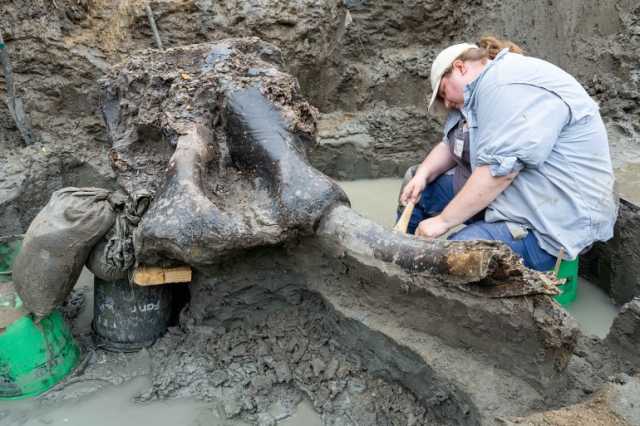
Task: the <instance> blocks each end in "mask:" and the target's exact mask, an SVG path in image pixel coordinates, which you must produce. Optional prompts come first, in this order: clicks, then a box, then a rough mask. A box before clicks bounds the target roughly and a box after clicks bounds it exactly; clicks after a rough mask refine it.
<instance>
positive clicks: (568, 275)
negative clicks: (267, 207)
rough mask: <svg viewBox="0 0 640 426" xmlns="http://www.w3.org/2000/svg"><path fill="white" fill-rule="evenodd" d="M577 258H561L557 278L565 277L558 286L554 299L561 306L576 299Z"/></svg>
mask: <svg viewBox="0 0 640 426" xmlns="http://www.w3.org/2000/svg"><path fill="white" fill-rule="evenodd" d="M578 264H579V262H578V258H577V257H576V258H575V260H563V261H562V262H560V269H559V270H558V276H557V277H558V278H564V279H566V282H565V283H564V284H562V285H559V286H558V290H560V294H558V295H557V296H555V299H556V301H557V302H558V303H560V304H561V305H562V306H566V305H568V304H570V303H571V302H573V301H574V300H576V296H577V294H578V266H579V265H578Z"/></svg>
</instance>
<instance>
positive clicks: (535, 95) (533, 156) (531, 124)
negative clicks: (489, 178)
mask: <svg viewBox="0 0 640 426" xmlns="http://www.w3.org/2000/svg"><path fill="white" fill-rule="evenodd" d="M483 92H484V93H479V95H480V96H478V105H477V109H476V117H477V131H478V136H477V138H476V140H477V141H478V142H477V146H476V165H477V166H482V165H488V166H490V168H491V174H492V175H493V176H506V175H508V174H511V173H514V172H519V171H520V170H522V169H523V168H527V167H529V168H537V167H539V166H540V165H541V164H542V163H544V161H545V160H546V159H547V158H548V157H549V154H550V153H551V151H552V149H553V147H554V145H555V144H556V141H557V140H558V136H559V134H560V132H561V131H562V128H563V127H564V126H565V125H566V124H567V123H568V122H569V119H570V111H569V107H568V106H567V105H566V104H565V103H564V102H563V101H562V100H561V99H560V98H559V97H558V96H556V95H555V94H554V93H552V92H549V91H547V90H545V89H542V88H540V87H537V86H533V85H528V84H506V85H502V86H498V87H494V88H492V89H491V90H486V91H483Z"/></svg>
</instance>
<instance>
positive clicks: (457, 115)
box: [444, 109, 464, 138]
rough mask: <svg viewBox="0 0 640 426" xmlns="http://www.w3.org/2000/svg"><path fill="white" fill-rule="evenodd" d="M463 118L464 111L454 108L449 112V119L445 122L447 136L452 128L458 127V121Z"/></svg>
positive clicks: (445, 134)
mask: <svg viewBox="0 0 640 426" xmlns="http://www.w3.org/2000/svg"><path fill="white" fill-rule="evenodd" d="M463 118H464V116H463V115H462V112H461V111H460V110H457V109H452V110H450V111H449V114H447V121H445V123H444V137H445V138H446V137H447V135H448V134H449V132H450V131H451V129H453V128H454V127H456V126H457V125H458V123H459V122H460V120H462V119H463Z"/></svg>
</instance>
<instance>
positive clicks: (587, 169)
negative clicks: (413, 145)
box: [445, 49, 617, 259]
mask: <svg viewBox="0 0 640 426" xmlns="http://www.w3.org/2000/svg"><path fill="white" fill-rule="evenodd" d="M464 97H465V103H464V107H463V110H462V114H463V115H464V116H465V117H466V119H467V122H468V125H469V137H470V160H471V167H472V169H475V168H477V167H478V166H483V165H488V166H490V170H491V174H492V175H493V176H505V175H507V174H509V173H511V172H514V171H518V172H519V174H518V176H517V177H516V178H515V179H514V181H513V182H512V183H511V185H510V186H509V187H508V188H507V189H506V190H504V191H503V192H502V193H501V194H500V195H499V196H498V197H497V198H496V199H495V200H494V201H493V202H492V203H491V204H490V205H489V206H488V208H487V210H486V213H485V220H486V221H487V222H498V221H506V222H511V223H516V224H519V225H522V226H524V227H527V228H528V229H530V230H532V231H533V233H534V235H535V236H536V238H537V240H538V243H539V244H540V247H542V248H543V249H544V250H545V251H547V252H548V253H550V254H552V255H554V256H557V255H558V253H559V251H560V248H561V247H563V248H564V250H565V253H566V254H565V258H568V259H573V258H575V257H576V256H577V255H578V254H579V253H580V252H581V251H582V250H584V249H585V248H586V247H588V246H590V245H591V244H592V243H594V242H595V241H606V240H608V239H610V238H611V237H612V236H613V225H614V223H615V220H616V217H617V202H616V198H615V196H614V190H613V184H614V175H613V169H612V166H611V157H610V155H609V144H608V141H607V133H606V130H605V127H604V124H603V123H602V118H601V117H600V113H599V112H598V105H597V104H596V103H595V102H594V101H593V100H592V99H591V98H590V97H589V95H588V94H587V92H586V91H585V90H584V88H583V87H582V86H581V85H580V84H579V83H578V82H577V81H576V80H575V79H574V78H573V77H572V76H571V75H569V74H568V73H566V72H564V71H563V70H561V69H560V68H558V67H556V66H555V65H553V64H550V63H548V62H545V61H543V60H540V59H536V58H532V57H528V56H523V55H518V54H514V53H509V52H508V51H507V50H506V49H505V50H503V51H502V52H500V53H499V54H498V55H497V56H496V58H495V59H494V60H493V61H491V62H490V63H488V64H487V66H486V67H485V69H484V70H483V71H482V73H481V74H480V75H479V76H478V77H477V78H476V79H475V80H474V81H473V82H471V83H470V84H469V85H467V86H466V87H465V93H464ZM459 119H460V112H458V111H456V112H453V113H451V114H449V117H448V119H447V123H446V124H445V135H446V134H447V133H448V131H449V130H450V129H451V127H452V126H454V125H455V124H456V123H457V122H458V120H459Z"/></svg>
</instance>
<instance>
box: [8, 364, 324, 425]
mask: <svg viewBox="0 0 640 426" xmlns="http://www.w3.org/2000/svg"><path fill="white" fill-rule="evenodd" d="M150 385H151V379H150V378H149V377H148V376H144V377H137V378H135V379H133V380H131V381H129V382H127V383H125V384H123V385H120V386H107V387H105V388H103V389H101V390H100V391H98V392H95V393H92V394H90V395H87V396H86V397H82V398H78V399H76V398H69V399H67V400H65V401H63V402H60V403H58V404H55V405H52V404H51V403H49V402H47V401H42V402H33V401H31V400H25V401H12V402H4V403H2V405H1V406H0V424H1V425H3V426H43V425H50V426H88V425H91V426H113V425H118V426H140V425H153V426H177V425H179V426H245V425H248V423H244V422H241V421H237V420H229V419H226V418H224V417H223V416H221V415H220V414H219V411H218V409H217V406H216V404H215V403H210V402H209V403H207V402H202V401H197V400H194V399H174V400H164V401H154V402H150V403H145V404H138V403H135V402H134V398H135V396H136V395H137V394H139V393H140V392H143V391H144V390H145V389H147V388H148V387H149V386H150ZM321 424H322V421H321V419H320V416H319V415H318V414H317V413H316V412H315V411H314V410H313V408H312V407H311V404H310V403H309V402H307V401H303V402H302V403H300V404H299V405H298V411H297V412H296V413H295V414H294V415H293V416H291V417H289V418H286V419H283V420H281V421H280V422H278V425H279V426H316V425H318V426H319V425H321Z"/></svg>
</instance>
